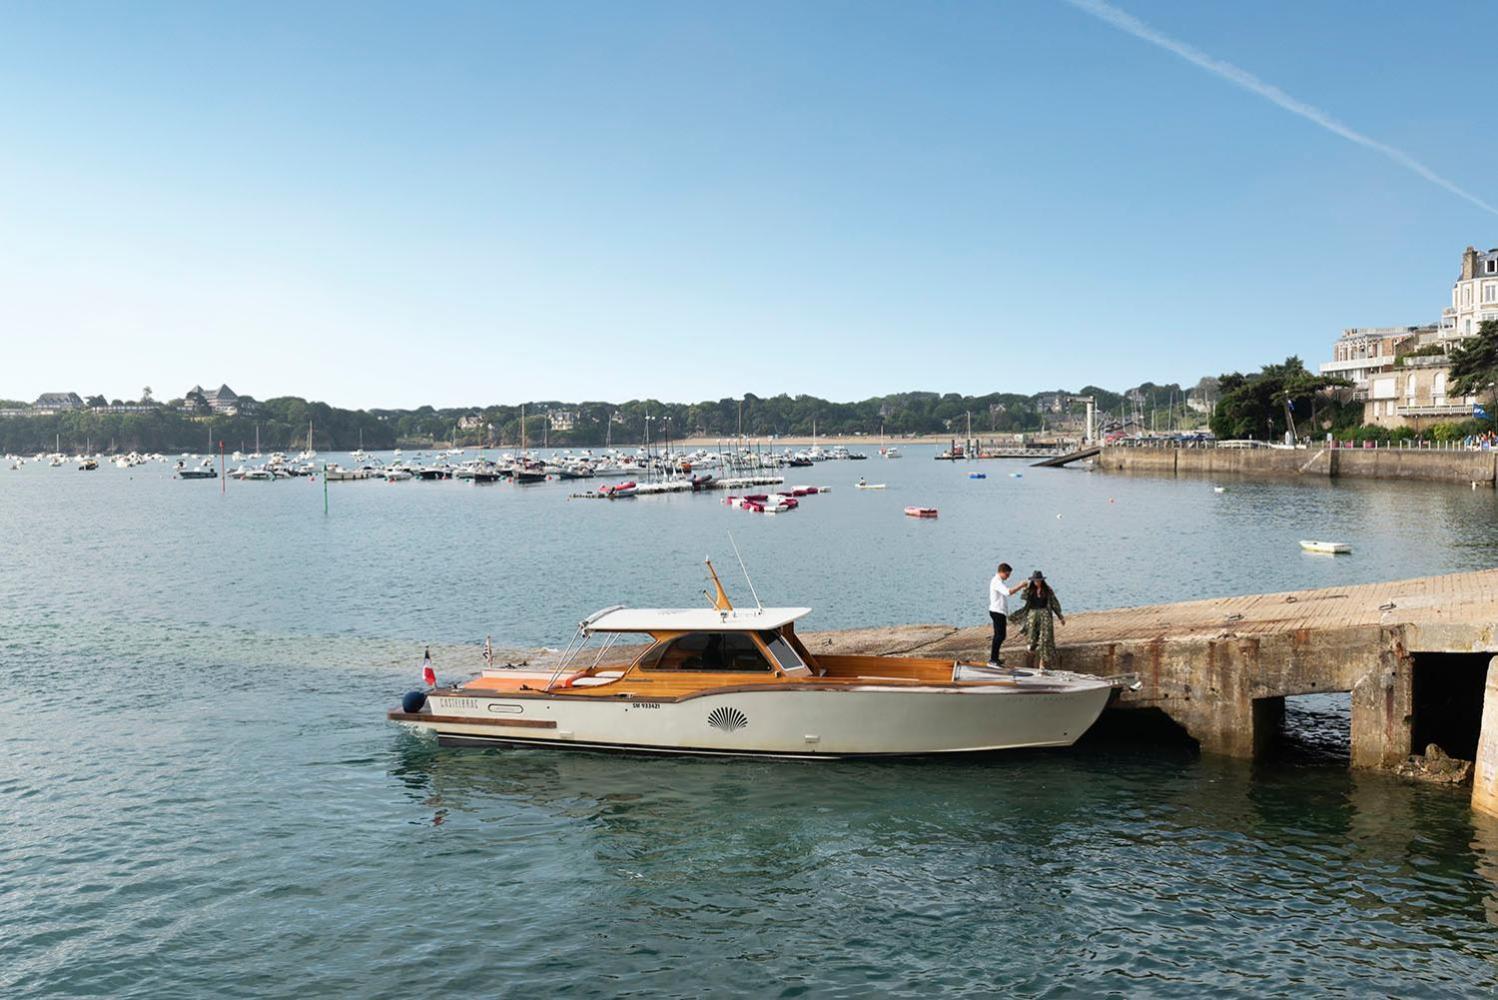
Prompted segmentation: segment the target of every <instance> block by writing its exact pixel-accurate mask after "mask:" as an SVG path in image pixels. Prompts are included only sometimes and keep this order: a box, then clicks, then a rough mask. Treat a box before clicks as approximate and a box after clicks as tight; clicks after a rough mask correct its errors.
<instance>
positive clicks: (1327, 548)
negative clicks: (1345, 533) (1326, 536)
mask: <svg viewBox="0 0 1498 1000" xmlns="http://www.w3.org/2000/svg"><path fill="white" fill-rule="evenodd" d="M1300 547H1301V548H1302V549H1305V550H1306V551H1307V552H1317V553H1320V554H1322V555H1328V556H1345V555H1351V554H1352V546H1351V545H1350V544H1348V543H1347V542H1316V541H1308V540H1307V539H1304V538H1302V539H1301V540H1300Z"/></svg>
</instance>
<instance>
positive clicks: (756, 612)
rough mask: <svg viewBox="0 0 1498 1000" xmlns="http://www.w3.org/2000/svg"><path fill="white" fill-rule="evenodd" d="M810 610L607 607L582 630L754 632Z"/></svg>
mask: <svg viewBox="0 0 1498 1000" xmlns="http://www.w3.org/2000/svg"><path fill="white" fill-rule="evenodd" d="M810 613H811V608H735V609H734V610H732V611H718V610H717V609H715V608H610V609H608V610H606V611H600V612H598V613H597V614H595V615H594V616H593V617H592V618H590V619H588V621H586V622H584V623H583V627H584V629H585V630H586V631H588V632H757V631H759V630H760V629H770V628H779V627H780V626H782V625H787V624H789V623H791V622H793V621H795V620H796V619H797V618H800V617H802V616H803V615H808V614H810Z"/></svg>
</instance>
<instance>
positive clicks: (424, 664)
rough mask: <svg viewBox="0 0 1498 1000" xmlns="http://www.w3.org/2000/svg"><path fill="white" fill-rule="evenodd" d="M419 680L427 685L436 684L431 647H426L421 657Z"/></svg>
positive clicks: (433, 685)
mask: <svg viewBox="0 0 1498 1000" xmlns="http://www.w3.org/2000/svg"><path fill="white" fill-rule="evenodd" d="M421 682H422V683H423V684H425V685H426V686H427V687H436V686H437V671H435V670H433V669H432V649H431V647H430V646H428V647H427V651H426V655H424V656H422V658H421Z"/></svg>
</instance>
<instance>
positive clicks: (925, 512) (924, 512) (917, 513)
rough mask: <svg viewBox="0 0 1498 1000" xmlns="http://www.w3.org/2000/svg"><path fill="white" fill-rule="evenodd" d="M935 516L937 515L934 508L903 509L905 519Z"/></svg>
mask: <svg viewBox="0 0 1498 1000" xmlns="http://www.w3.org/2000/svg"><path fill="white" fill-rule="evenodd" d="M936 515H937V510H936V508H935V507H906V508H905V516H906V517H936Z"/></svg>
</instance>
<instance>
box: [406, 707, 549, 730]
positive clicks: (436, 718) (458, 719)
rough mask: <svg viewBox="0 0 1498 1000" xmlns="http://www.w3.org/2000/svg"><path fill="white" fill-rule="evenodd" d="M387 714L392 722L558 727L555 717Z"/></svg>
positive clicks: (526, 727) (531, 727)
mask: <svg viewBox="0 0 1498 1000" xmlns="http://www.w3.org/2000/svg"><path fill="white" fill-rule="evenodd" d="M385 716H386V718H388V719H389V720H390V721H391V722H442V723H461V724H462V725H465V726H511V727H515V728H519V729H555V728H556V727H557V724H556V720H555V719H500V718H493V719H491V718H483V719H474V718H469V717H468V716H466V715H428V714H427V713H425V712H396V711H394V710H392V711H389V712H386V713H385Z"/></svg>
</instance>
